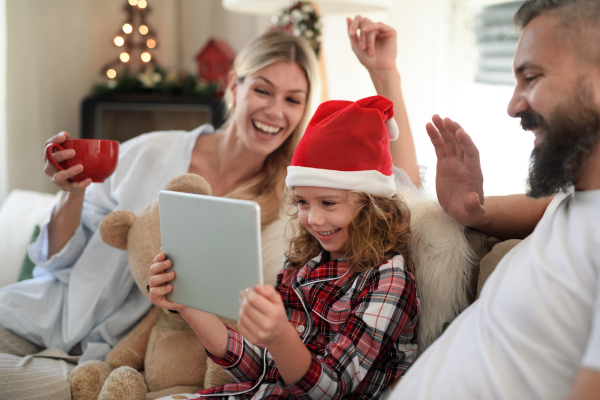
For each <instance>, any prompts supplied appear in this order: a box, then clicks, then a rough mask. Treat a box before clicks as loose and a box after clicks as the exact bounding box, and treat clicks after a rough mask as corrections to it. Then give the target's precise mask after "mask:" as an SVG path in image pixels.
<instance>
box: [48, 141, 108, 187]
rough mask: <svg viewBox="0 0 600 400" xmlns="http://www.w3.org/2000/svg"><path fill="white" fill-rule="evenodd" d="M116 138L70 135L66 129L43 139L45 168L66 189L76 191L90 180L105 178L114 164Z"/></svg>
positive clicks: (95, 180) (57, 183) (53, 179)
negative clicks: (80, 137) (74, 137)
mask: <svg viewBox="0 0 600 400" xmlns="http://www.w3.org/2000/svg"><path fill="white" fill-rule="evenodd" d="M118 157H119V142H117V141H115V140H97V139H71V136H70V135H69V134H68V133H67V132H61V133H59V134H58V135H56V136H54V137H52V138H50V139H49V140H47V141H46V150H45V152H44V162H45V164H46V166H45V168H44V172H45V173H46V175H48V176H51V177H52V182H54V183H55V184H56V185H57V186H58V187H59V188H61V189H62V190H64V191H65V192H70V193H72V194H78V193H81V192H83V191H85V188H86V187H87V186H89V185H90V183H92V182H104V179H106V178H108V177H109V176H110V175H111V174H112V173H113V172H114V170H115V168H116V167H117V161H118Z"/></svg>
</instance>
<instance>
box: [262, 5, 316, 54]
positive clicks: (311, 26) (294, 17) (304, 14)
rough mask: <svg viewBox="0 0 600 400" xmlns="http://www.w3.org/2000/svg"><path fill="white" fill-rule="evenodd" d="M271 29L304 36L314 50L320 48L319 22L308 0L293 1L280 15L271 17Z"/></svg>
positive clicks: (313, 7)
mask: <svg viewBox="0 0 600 400" xmlns="http://www.w3.org/2000/svg"><path fill="white" fill-rule="evenodd" d="M271 23H272V24H273V29H275V30H280V31H284V32H286V33H289V34H290V35H294V36H300V37H302V38H304V39H305V40H306V41H307V42H308V43H309V44H310V46H311V47H312V48H313V50H314V51H315V54H316V55H317V57H318V56H319V52H320V50H321V22H320V21H319V15H318V14H317V12H316V9H315V6H314V5H313V4H312V3H311V2H310V1H295V2H294V3H293V4H292V5H291V6H290V7H288V8H286V9H285V10H283V12H282V13H281V15H279V16H277V15H274V16H273V17H271Z"/></svg>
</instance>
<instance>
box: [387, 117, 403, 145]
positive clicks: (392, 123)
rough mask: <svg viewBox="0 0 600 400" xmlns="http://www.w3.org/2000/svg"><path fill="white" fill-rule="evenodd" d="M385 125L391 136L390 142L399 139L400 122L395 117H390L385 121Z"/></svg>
mask: <svg viewBox="0 0 600 400" xmlns="http://www.w3.org/2000/svg"><path fill="white" fill-rule="evenodd" d="M385 127H386V128H387V131H388V135H389V136H390V142H393V141H394V140H396V139H398V136H399V135H400V131H399V130H398V124H397V123H396V120H395V119H394V118H390V119H388V120H387V121H385Z"/></svg>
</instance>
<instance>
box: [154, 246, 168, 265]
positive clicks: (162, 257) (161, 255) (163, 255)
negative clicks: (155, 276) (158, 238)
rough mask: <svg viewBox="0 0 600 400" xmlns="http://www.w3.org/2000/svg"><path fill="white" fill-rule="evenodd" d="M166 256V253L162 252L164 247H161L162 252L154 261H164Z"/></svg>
mask: <svg viewBox="0 0 600 400" xmlns="http://www.w3.org/2000/svg"><path fill="white" fill-rule="evenodd" d="M165 258H166V254H165V253H163V252H162V247H161V248H160V253H158V254H157V255H156V257H154V262H155V263H157V262H159V261H163V260H164V259H165Z"/></svg>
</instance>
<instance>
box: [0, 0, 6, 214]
mask: <svg viewBox="0 0 600 400" xmlns="http://www.w3.org/2000/svg"><path fill="white" fill-rule="evenodd" d="M5 89H6V0H0V204H2V203H3V202H4V199H5V198H6V196H7V195H8V157H7V154H8V149H7V144H6V90H5Z"/></svg>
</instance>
